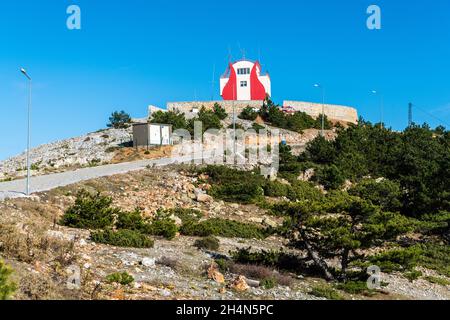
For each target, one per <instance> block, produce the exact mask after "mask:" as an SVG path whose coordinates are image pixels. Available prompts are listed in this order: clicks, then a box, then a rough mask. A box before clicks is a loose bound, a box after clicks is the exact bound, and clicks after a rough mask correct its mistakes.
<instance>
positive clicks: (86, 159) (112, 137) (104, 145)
mask: <svg viewBox="0 0 450 320" xmlns="http://www.w3.org/2000/svg"><path fill="white" fill-rule="evenodd" d="M130 141H132V135H131V129H108V130H102V131H98V132H94V133H89V134H87V135H84V136H80V137H76V138H71V139H67V140H61V141H57V142H53V143H49V144H45V145H42V146H39V147H37V148H34V149H32V150H31V163H32V168H31V169H32V171H33V175H36V174H41V173H46V172H51V171H57V170H58V169H60V168H64V167H76V166H80V167H82V166H88V165H100V164H102V163H105V162H109V161H111V160H112V158H113V157H114V150H115V149H116V148H118V147H119V146H122V145H126V144H127V143H129V142H130ZM25 175H26V153H22V154H20V155H18V156H16V157H12V158H10V159H7V160H4V161H2V162H0V179H6V178H8V177H10V178H16V177H22V176H25Z"/></svg>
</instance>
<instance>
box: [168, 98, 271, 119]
mask: <svg viewBox="0 0 450 320" xmlns="http://www.w3.org/2000/svg"><path fill="white" fill-rule="evenodd" d="M263 102H264V101H262V100H261V101H260V100H254V101H234V103H233V101H224V100H222V101H187V102H169V103H167V110H169V111H179V112H182V113H184V114H186V116H188V117H189V115H193V113H192V112H193V110H194V109H198V110H200V108H201V107H202V106H204V107H205V108H206V109H212V108H213V107H214V104H215V103H218V104H219V105H220V106H221V107H222V108H224V109H225V111H226V112H227V113H228V114H230V115H231V114H232V113H233V104H234V108H235V112H236V114H237V115H238V114H240V113H241V111H242V110H243V109H244V108H246V107H248V106H250V107H252V108H258V109H259V108H261V106H262V105H263Z"/></svg>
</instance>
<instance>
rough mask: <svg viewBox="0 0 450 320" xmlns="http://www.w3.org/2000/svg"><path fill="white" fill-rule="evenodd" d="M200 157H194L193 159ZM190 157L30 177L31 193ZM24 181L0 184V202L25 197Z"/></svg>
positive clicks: (142, 161) (177, 161) (185, 159)
mask: <svg viewBox="0 0 450 320" xmlns="http://www.w3.org/2000/svg"><path fill="white" fill-rule="evenodd" d="M200 158H201V157H198V156H196V157H195V159H200ZM191 160H192V156H183V157H176V158H163V159H157V160H141V161H135V162H126V163H119V164H110V165H105V166H98V167H92V168H83V169H78V170H75V171H67V172H62V173H55V174H50V175H46V176H36V177H32V178H31V181H30V189H31V193H35V192H42V191H48V190H51V189H55V188H58V187H64V186H67V185H71V184H74V183H78V182H80V181H85V180H90V179H95V178H100V177H106V176H112V175H116V174H121V173H127V172H130V171H137V170H141V169H144V168H146V167H147V166H157V167H160V166H166V165H170V164H174V163H184V162H190V161H191ZM25 188H26V179H21V180H14V181H8V182H2V183H0V201H3V200H5V199H7V198H19V197H24V196H25Z"/></svg>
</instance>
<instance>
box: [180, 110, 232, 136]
mask: <svg viewBox="0 0 450 320" xmlns="http://www.w3.org/2000/svg"><path fill="white" fill-rule="evenodd" d="M220 120H221V119H220V118H219V117H218V115H217V114H216V113H215V112H214V111H213V110H206V108H205V107H203V106H202V108H201V109H200V112H199V113H198V115H197V117H195V118H193V119H190V120H189V121H188V126H189V130H191V133H193V132H194V125H195V122H196V121H199V122H201V123H202V130H203V132H205V131H207V130H209V129H217V130H220V129H222V127H223V126H222V123H221V121H220Z"/></svg>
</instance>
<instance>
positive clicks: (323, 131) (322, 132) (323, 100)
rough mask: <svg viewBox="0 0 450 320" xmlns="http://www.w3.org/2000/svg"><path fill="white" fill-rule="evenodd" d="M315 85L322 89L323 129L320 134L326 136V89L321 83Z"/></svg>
mask: <svg viewBox="0 0 450 320" xmlns="http://www.w3.org/2000/svg"><path fill="white" fill-rule="evenodd" d="M314 87H316V88H319V89H320V90H321V91H322V130H321V132H320V134H321V135H322V137H325V89H324V87H323V86H322V85H321V84H319V83H316V84H315V85H314Z"/></svg>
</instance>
